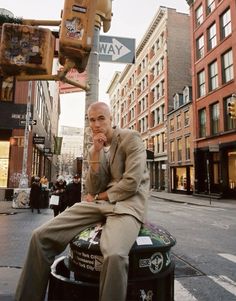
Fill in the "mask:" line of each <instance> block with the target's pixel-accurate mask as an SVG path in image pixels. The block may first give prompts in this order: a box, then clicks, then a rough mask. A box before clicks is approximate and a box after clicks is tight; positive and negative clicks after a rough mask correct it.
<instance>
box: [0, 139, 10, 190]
mask: <svg viewBox="0 0 236 301" xmlns="http://www.w3.org/2000/svg"><path fill="white" fill-rule="evenodd" d="M9 153H10V143H9V141H0V187H7V181H8V166H9Z"/></svg>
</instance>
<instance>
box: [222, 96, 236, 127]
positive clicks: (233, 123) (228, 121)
mask: <svg viewBox="0 0 236 301" xmlns="http://www.w3.org/2000/svg"><path fill="white" fill-rule="evenodd" d="M231 101H232V97H231V95H230V96H228V97H226V98H225V99H224V121H225V130H226V131H229V130H233V129H236V119H233V118H230V116H229V115H228V104H229V103H230V102H231Z"/></svg>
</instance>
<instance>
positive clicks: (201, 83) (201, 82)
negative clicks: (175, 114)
mask: <svg viewBox="0 0 236 301" xmlns="http://www.w3.org/2000/svg"><path fill="white" fill-rule="evenodd" d="M197 78H198V97H202V96H204V95H205V94H206V81H205V71H204V70H202V71H200V72H199V73H198V75H197Z"/></svg>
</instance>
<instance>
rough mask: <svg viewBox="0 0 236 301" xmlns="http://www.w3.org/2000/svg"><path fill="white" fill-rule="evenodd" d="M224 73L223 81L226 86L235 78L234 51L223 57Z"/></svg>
mask: <svg viewBox="0 0 236 301" xmlns="http://www.w3.org/2000/svg"><path fill="white" fill-rule="evenodd" d="M222 72H223V74H222V79H223V83H224V84H225V83H227V82H229V81H230V80H232V79H233V78H234V69H233V52H232V49H231V50H229V51H227V52H226V53H224V54H223V55H222Z"/></svg>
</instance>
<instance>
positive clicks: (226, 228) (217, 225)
mask: <svg viewBox="0 0 236 301" xmlns="http://www.w3.org/2000/svg"><path fill="white" fill-rule="evenodd" d="M211 226H215V227H217V228H220V229H224V230H228V229H229V225H227V224H223V223H222V222H217V221H215V222H214V223H213V224H211Z"/></svg>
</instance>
